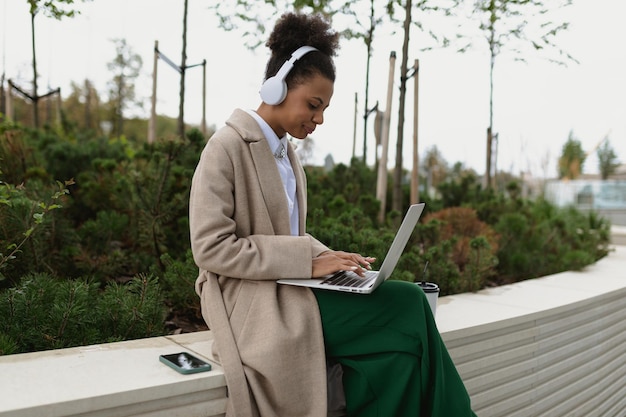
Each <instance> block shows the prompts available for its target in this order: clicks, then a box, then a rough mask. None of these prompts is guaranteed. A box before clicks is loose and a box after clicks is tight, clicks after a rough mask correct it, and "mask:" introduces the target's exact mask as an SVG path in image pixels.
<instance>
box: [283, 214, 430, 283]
mask: <svg viewBox="0 0 626 417" xmlns="http://www.w3.org/2000/svg"><path fill="white" fill-rule="evenodd" d="M423 211H424V203H420V204H414V205H412V206H411V207H409V210H408V211H407V213H406V215H405V216H404V220H402V224H401V225H400V229H398V232H397V233H396V237H395V238H394V239H393V243H392V244H391V247H390V248H389V251H388V252H387V255H386V256H385V260H384V261H383V264H382V265H381V267H380V270H379V271H366V272H365V276H364V277H361V276H359V275H357V274H356V273H354V272H352V271H338V272H337V273H335V274H332V275H327V276H325V277H323V278H314V279H279V280H278V281H277V282H278V283H279V284H287V285H298V286H301V287H311V288H320V289H324V290H334V291H347V292H354V293H358V294H369V293H371V292H373V291H374V290H375V289H376V288H378V286H379V285H380V284H382V283H383V282H384V281H385V280H386V279H387V278H389V277H390V276H391V273H392V272H393V270H394V268H395V267H396V264H397V263H398V260H399V259H400V255H402V252H404V248H405V247H406V244H407V242H408V241H409V238H410V237H411V233H413V229H414V228H415V225H416V224H417V221H418V220H419V218H420V216H421V215H422V212H423Z"/></svg>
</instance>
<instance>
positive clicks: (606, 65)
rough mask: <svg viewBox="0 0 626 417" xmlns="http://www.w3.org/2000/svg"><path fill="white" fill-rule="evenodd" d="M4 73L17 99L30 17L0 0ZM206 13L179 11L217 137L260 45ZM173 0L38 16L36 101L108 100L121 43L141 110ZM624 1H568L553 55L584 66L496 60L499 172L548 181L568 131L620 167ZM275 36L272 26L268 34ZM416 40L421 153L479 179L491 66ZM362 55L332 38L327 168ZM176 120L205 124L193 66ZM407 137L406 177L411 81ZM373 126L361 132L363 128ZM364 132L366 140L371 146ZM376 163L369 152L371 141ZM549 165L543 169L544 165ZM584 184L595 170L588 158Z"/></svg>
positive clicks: (174, 18)
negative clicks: (83, 89)
mask: <svg viewBox="0 0 626 417" xmlns="http://www.w3.org/2000/svg"><path fill="white" fill-rule="evenodd" d="M0 2H1V5H0V13H2V17H1V19H0V22H2V29H1V30H0V31H1V33H0V36H1V41H2V43H1V47H2V70H3V72H4V73H5V76H6V77H7V78H11V79H13V80H14V81H15V82H17V83H18V84H20V85H21V86H23V87H24V88H27V89H28V88H30V86H31V82H32V69H31V67H30V65H31V60H32V57H31V49H30V42H31V37H30V15H29V13H28V6H27V1H26V0H0ZM208 4H209V2H207V1H203V0H189V15H188V38H187V39H188V50H187V56H188V61H187V62H188V64H194V63H200V62H202V60H203V59H206V60H207V62H208V68H207V78H208V81H207V122H208V124H209V125H215V126H218V127H219V126H221V125H222V124H223V122H224V120H225V119H226V118H227V117H228V116H229V115H230V113H231V112H232V110H233V109H234V108H236V107H241V108H256V107H257V105H258V103H259V98H258V90H259V86H260V84H261V82H262V76H263V72H264V68H265V62H266V60H267V57H268V51H267V48H265V47H264V46H261V47H259V48H258V49H257V50H255V51H250V50H248V49H246V48H245V47H244V46H243V42H242V36H241V33H240V32H239V33H232V32H231V33H228V32H224V31H222V30H220V29H219V28H218V27H217V19H216V18H215V16H213V13H212V12H211V11H210V10H209V9H208V7H207V6H208ZM182 5H183V1H182V0H180V1H174V0H132V1H128V0H106V1H105V0H93V1H92V2H90V3H85V4H81V3H78V4H77V8H78V9H79V10H81V14H80V15H79V16H77V17H75V18H73V19H67V18H66V19H63V20H62V21H56V20H54V19H50V18H46V17H44V16H43V15H40V16H37V26H36V28H37V58H38V67H39V72H40V74H41V77H40V81H39V85H40V91H39V93H40V94H43V93H44V92H45V91H47V88H48V86H49V87H50V88H56V87H61V89H62V94H63V95H64V96H67V95H68V94H69V93H70V88H69V86H70V82H71V81H74V82H77V83H82V82H83V81H84V79H85V78H88V79H90V80H92V81H93V82H94V83H95V85H96V88H97V89H98V91H99V92H100V93H101V94H102V95H104V94H105V92H106V83H107V82H108V81H109V80H110V79H111V78H112V76H111V74H110V73H108V71H107V67H106V64H107V63H108V62H110V61H112V60H113V58H114V57H115V47H114V43H113V42H112V40H113V39H117V38H125V39H126V40H127V43H128V44H129V45H130V46H131V48H132V49H133V51H134V52H135V53H137V54H139V55H141V57H142V59H143V67H142V75H141V77H140V79H138V81H137V90H138V93H139V95H140V97H142V98H143V101H144V103H145V105H144V110H143V113H140V114H142V115H143V116H147V115H148V114H149V110H150V94H151V91H150V90H151V75H152V66H153V53H152V51H153V47H154V42H155V41H156V40H158V41H159V49H160V50H161V51H162V52H163V53H164V54H165V55H167V56H168V57H169V58H170V59H172V60H173V61H174V62H177V63H179V62H180V54H181V48H182V15H183V6H182ZM625 11H626V2H624V1H622V0H574V5H573V6H572V7H569V8H567V9H566V10H564V11H563V12H562V15H561V16H562V17H563V19H564V20H565V21H568V22H570V29H569V31H568V32H567V33H563V35H562V36H560V37H559V39H558V44H559V46H561V47H562V48H563V49H565V50H566V51H567V52H569V53H570V54H571V55H573V56H574V57H575V58H576V59H577V60H578V61H579V62H580V63H579V64H570V65H568V66H567V67H563V66H558V65H555V64H551V63H548V62H547V61H545V60H542V59H540V58H538V57H535V56H532V55H528V56H526V61H527V62H526V63H521V62H515V61H514V60H512V59H511V57H510V56H507V55H503V56H501V57H500V58H499V59H498V61H497V62H496V73H495V80H494V85H495V93H494V106H495V107H494V130H495V131H496V132H497V133H498V134H499V138H500V141H499V142H500V144H499V150H498V168H499V169H501V170H506V171H510V172H512V173H514V174H516V175H519V173H520V172H521V171H530V172H531V173H532V175H534V176H541V177H543V176H548V177H553V176H554V175H555V174H556V161H557V159H558V156H559V155H560V152H561V148H562V146H563V144H564V143H565V141H566V140H567V138H568V136H569V134H570V132H573V135H574V137H575V138H577V139H579V140H580V141H581V143H582V145H583V148H584V150H586V151H590V150H593V149H594V147H595V146H596V144H597V143H598V142H599V141H600V140H601V139H603V138H604V137H605V136H608V138H609V140H610V144H611V145H612V147H613V148H614V149H615V151H616V152H617V154H618V157H619V159H620V160H621V161H622V162H625V161H626V76H625V74H626V47H624V40H626V25H625V24H624V22H623V16H624V15H625V14H624V12H625ZM268 26H271V24H268ZM386 32H388V29H383V30H381V32H380V36H379V37H378V38H377V39H376V41H375V44H374V48H375V49H374V55H373V66H372V70H371V78H370V87H371V88H370V98H369V100H370V103H371V104H372V103H375V102H376V101H378V102H379V103H380V108H381V109H383V108H384V107H385V104H386V96H387V79H388V74H389V54H390V52H391V51H392V50H394V51H396V53H397V56H398V58H397V60H396V68H395V77H394V78H395V85H394V91H393V102H392V110H391V114H392V116H391V129H390V132H391V134H390V151H389V161H390V166H392V165H393V161H394V160H395V156H394V154H395V138H396V137H397V119H398V114H397V112H398V98H399V85H400V82H399V77H400V70H399V66H400V60H401V49H402V38H401V35H400V34H398V35H395V36H393V35H386V34H385V33H386ZM420 39H422V38H420V35H413V38H412V44H411V48H410V49H411V50H410V53H409V64H410V65H412V63H413V61H414V60H415V59H419V60H420V72H419V88H420V94H419V130H418V137H419V147H418V149H419V152H420V154H423V153H424V152H425V150H426V149H427V148H429V147H431V146H434V145H436V146H437V147H438V148H439V149H440V151H441V153H442V154H443V156H444V158H445V159H446V160H447V161H448V163H450V164H453V163H455V162H462V163H464V164H465V165H466V166H468V167H471V168H474V169H476V170H477V171H478V172H479V173H480V174H482V173H483V172H484V169H485V149H486V129H487V126H488V125H489V79H488V75H489V56H488V54H487V51H486V46H482V49H480V48H476V49H475V50H472V51H471V52H468V53H464V54H460V53H455V52H454V51H453V50H437V51H431V52H421V51H420V46H421V45H418V43H420ZM365 59H366V52H365V47H364V45H363V44H362V42H360V41H342V47H341V50H340V51H339V56H338V58H337V59H336V66H337V80H336V84H335V95H334V97H333V100H332V102H331V107H330V108H329V109H328V110H327V112H326V115H325V116H326V119H325V123H324V125H323V126H321V127H320V128H318V129H317V130H316V132H315V134H314V137H313V138H314V140H315V156H314V158H315V161H316V162H318V163H322V161H323V159H324V157H325V156H326V155H327V154H332V156H333V158H334V160H335V161H336V162H348V161H349V159H350V157H351V153H352V139H353V132H354V130H353V125H354V100H355V93H358V100H359V103H358V110H359V115H358V119H357V146H356V151H357V155H361V154H362V149H363V144H362V137H363V122H362V111H363V94H364V83H365ZM158 78H159V87H158V89H159V91H158V105H157V111H158V113H160V114H166V115H168V116H172V117H176V116H177V114H178V83H179V79H178V74H177V73H176V72H175V71H174V70H173V69H171V68H170V67H168V66H167V65H166V64H165V63H164V62H163V61H159V69H158ZM186 88H187V94H186V108H185V115H186V121H187V122H188V123H199V122H200V120H201V92H202V70H201V67H198V68H194V69H190V70H188V72H187V87H186ZM407 91H408V95H407V100H406V116H405V117H406V122H405V133H404V142H405V145H404V155H405V160H406V163H405V167H406V168H410V157H411V153H412V135H413V95H412V94H413V81H412V80H410V81H409V82H408V84H407ZM370 129H371V127H370ZM373 137H374V135H373V132H372V131H368V138H369V139H370V140H373ZM368 157H369V158H368V162H370V163H372V162H373V144H372V143H371V142H370V143H369V144H368ZM544 161H547V162H548V165H547V166H546V164H545V162H544ZM584 171H585V172H586V173H594V172H597V171H598V168H597V159H596V158H595V152H593V153H592V154H591V156H590V158H589V159H588V161H587V163H586V164H585V169H584Z"/></svg>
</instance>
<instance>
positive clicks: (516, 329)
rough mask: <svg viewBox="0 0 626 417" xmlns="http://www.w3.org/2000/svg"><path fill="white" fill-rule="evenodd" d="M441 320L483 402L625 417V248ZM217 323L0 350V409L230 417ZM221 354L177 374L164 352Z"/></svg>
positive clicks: (461, 307) (15, 413) (522, 412)
mask: <svg viewBox="0 0 626 417" xmlns="http://www.w3.org/2000/svg"><path fill="white" fill-rule="evenodd" d="M437 325H438V327H439V330H440V332H441V334H442V337H443V339H444V341H445V343H446V345H447V347H448V349H449V351H450V354H451V356H452V358H453V360H454V361H455V363H456V365H457V368H458V369H459V373H460V374H461V376H462V377H463V380H464V381H465V383H466V385H467V388H468V391H469V392H470V395H471V397H472V403H473V406H474V409H475V411H476V412H477V414H478V415H479V416H480V417H490V416H507V417H511V416H519V417H522V416H523V417H529V416H543V415H550V416H568V417H569V416H585V417H586V416H598V417H599V416H609V415H610V416H617V415H626V384H624V382H623V381H624V380H626V347H625V346H626V247H624V246H616V247H615V250H614V251H613V252H612V253H611V254H610V255H609V256H608V257H606V258H605V259H602V260H600V261H599V262H597V263H596V264H594V265H591V266H589V267H588V268H586V270H585V271H583V272H565V273H561V274H556V275H551V276H548V277H544V278H539V279H534V280H529V281H524V282H520V283H517V284H513V285H508V286H504V287H498V288H492V289H487V290H484V291H479V292H477V293H472V294H459V295H453V296H448V297H442V298H440V299H439V304H438V307H437ZM211 344H212V340H211V333H210V332H198V333H190V334H183V335H178V336H167V337H158V338H151V339H141V340H134V341H126V342H119V343H110V344H103V345H94V346H84V347H77V348H71V349H61V350H54V351H44V352H35V353H26V354H17V355H10V356H0V393H1V394H0V395H1V396H2V397H1V398H2V400H1V401H0V417H5V416H6V417H9V416H11V417H39V416H41V417H61V416H79V415H80V416H88V417H122V416H141V417H148V416H152V417H166V416H168V417H169V416H181V417H182V416H184V417H196V416H198V417H200V416H203V417H206V416H223V415H224V412H225V407H226V395H227V391H226V382H225V379H224V375H223V372H222V369H221V367H220V366H219V364H217V363H216V362H215V361H214V360H213V358H212V356H211ZM182 350H186V351H189V352H192V353H194V354H196V355H198V356H200V357H202V358H205V359H207V360H209V361H212V362H213V365H214V368H213V370H212V371H211V372H205V373H200V374H193V375H180V374H178V373H176V372H175V371H173V370H171V369H170V368H168V367H167V366H165V365H163V364H161V363H160V362H159V360H158V356H159V355H161V354H167V353H176V352H179V351H182Z"/></svg>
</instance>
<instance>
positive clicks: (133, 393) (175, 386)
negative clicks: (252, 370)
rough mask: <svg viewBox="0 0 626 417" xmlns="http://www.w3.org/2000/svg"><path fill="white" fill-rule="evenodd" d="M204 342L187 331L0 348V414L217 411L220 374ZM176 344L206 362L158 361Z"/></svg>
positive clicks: (161, 415) (163, 416) (164, 415)
mask: <svg viewBox="0 0 626 417" xmlns="http://www.w3.org/2000/svg"><path fill="white" fill-rule="evenodd" d="M211 343H212V341H211V338H210V337H209V336H208V335H207V334H189V335H179V336H172V337H169V336H168V337H156V338H149V339H140V340H132V341H125V342H119V343H108V344H103V345H93V346H84V347H76V348H70V349H59V350H51V351H42V352H34V353H25V354H17V355H9V356H0V393H2V394H1V395H2V401H0V416H7V417H8V416H11V417H39V416H41V417H57V416H94V417H95V416H97V417H109V416H110V417H120V416H154V417H171V416H185V417H193V416H220V415H223V414H224V410H225V408H226V395H227V394H226V380H225V379H224V374H223V372H222V368H221V367H220V366H219V364H217V363H216V362H215V361H213V360H212V357H211V356H210V351H211ZM183 350H187V351H191V352H192V353H195V354H196V355H198V356H200V357H202V358H204V359H207V360H209V361H212V364H213V370H211V371H210V372H204V373H199V374H192V375H181V374H179V373H177V372H176V371H174V370H172V369H170V368H169V367H167V366H165V365H164V364H162V363H161V362H159V355H162V354H168V353H177V352H180V351H183ZM207 353H208V354H207Z"/></svg>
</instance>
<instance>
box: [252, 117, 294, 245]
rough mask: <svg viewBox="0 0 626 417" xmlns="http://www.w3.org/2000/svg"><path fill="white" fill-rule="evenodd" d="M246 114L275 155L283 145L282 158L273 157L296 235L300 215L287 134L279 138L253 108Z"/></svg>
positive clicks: (292, 229)
mask: <svg viewBox="0 0 626 417" xmlns="http://www.w3.org/2000/svg"><path fill="white" fill-rule="evenodd" d="M246 112H247V113H248V114H250V115H251V116H252V117H254V119H255V120H256V121H257V123H258V124H259V126H260V127H261V130H262V131H263V134H264V135H265V138H266V139H267V142H268V145H269V147H270V149H271V150H272V153H273V154H274V155H277V154H278V153H279V152H280V147H281V145H282V146H284V149H285V156H284V157H283V158H277V157H274V159H275V160H276V167H277V168H278V173H279V174H280V179H281V180H282V182H283V188H284V189H285V195H286V196H287V204H288V207H287V209H288V211H289V225H290V227H291V234H292V235H293V236H298V234H299V226H300V217H299V208H298V199H297V196H296V176H295V174H294V173H293V168H292V166H291V162H290V161H289V157H288V156H287V149H288V147H289V144H288V143H287V136H286V135H285V136H283V137H282V138H279V137H278V135H276V133H275V132H274V130H273V129H272V128H271V127H270V125H269V124H267V122H266V121H265V120H263V118H262V117H261V116H259V115H258V114H257V112H255V111H254V110H246Z"/></svg>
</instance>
